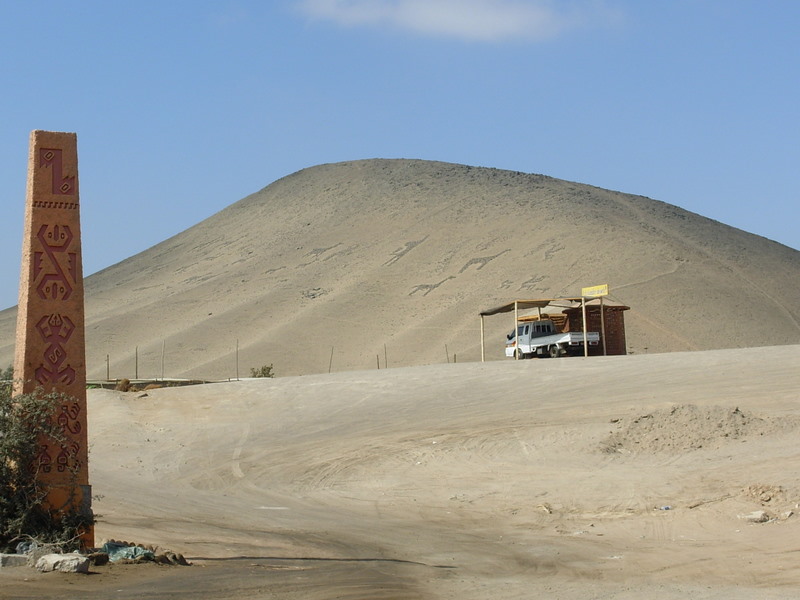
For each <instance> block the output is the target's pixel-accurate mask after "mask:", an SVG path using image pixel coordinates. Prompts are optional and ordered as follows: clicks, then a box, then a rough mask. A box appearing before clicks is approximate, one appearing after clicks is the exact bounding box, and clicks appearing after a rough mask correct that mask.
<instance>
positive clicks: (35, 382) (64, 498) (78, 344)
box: [14, 131, 94, 548]
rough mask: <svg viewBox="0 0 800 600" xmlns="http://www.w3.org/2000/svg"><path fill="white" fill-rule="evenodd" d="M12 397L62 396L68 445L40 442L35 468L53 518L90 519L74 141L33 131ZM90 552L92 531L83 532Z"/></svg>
mask: <svg viewBox="0 0 800 600" xmlns="http://www.w3.org/2000/svg"><path fill="white" fill-rule="evenodd" d="M14 375H15V377H16V378H17V381H18V383H17V384H15V388H14V393H16V394H19V393H30V392H33V391H35V390H36V389H42V390H43V391H45V392H56V393H60V394H63V395H64V398H65V401H64V402H62V403H60V406H59V408H58V410H57V414H56V415H53V416H54V419H56V421H57V423H58V424H59V425H60V426H61V427H62V431H63V434H64V436H65V438H66V443H65V444H63V445H62V444H59V443H56V442H54V441H53V440H50V439H49V438H43V439H42V440H40V444H41V449H40V453H39V457H38V459H37V464H36V465H33V466H34V467H35V472H36V475H35V476H36V477H37V479H38V480H39V482H40V483H41V484H42V485H43V487H44V488H45V490H46V498H45V500H44V502H43V508H45V509H46V510H48V511H50V513H51V514H52V515H54V516H55V517H59V516H60V515H64V514H68V513H70V512H77V513H78V514H80V515H83V516H85V517H87V518H89V519H90V518H91V516H92V507H91V502H92V493H91V486H90V485H89V455H88V439H87V419H86V342H85V332H84V302H83V265H82V257H81V231H80V203H79V194H78V138H77V135H76V134H74V133H61V132H52V131H34V132H32V133H31V136H30V146H29V154H28V186H27V193H26V200H25V228H24V234H23V242H22V269H21V273H20V289H19V307H18V311H17V334H16V351H15V355H14ZM81 543H82V545H83V546H84V547H87V548H88V547H93V546H94V528H93V527H87V528H86V529H84V530H83V531H82V532H81Z"/></svg>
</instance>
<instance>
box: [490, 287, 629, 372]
mask: <svg viewBox="0 0 800 600" xmlns="http://www.w3.org/2000/svg"><path fill="white" fill-rule="evenodd" d="M531 309H535V310H536V313H534V314H528V315H522V316H521V315H520V311H528V310H531ZM626 310H630V307H629V306H625V305H623V304H620V303H618V302H609V301H608V300H604V299H603V298H602V297H601V298H594V299H591V300H587V299H585V298H582V297H580V296H578V297H569V298H539V299H526V300H514V301H512V302H508V303H507V304H501V305H500V306H496V307H494V308H489V309H486V310H483V311H481V312H480V313H479V314H480V318H481V362H485V360H486V350H485V329H484V317H490V316H493V315H499V314H503V313H510V312H513V313H514V326H513V331H516V328H517V325H518V324H519V323H520V322H522V321H531V320H542V319H550V320H552V321H553V322H554V324H555V325H556V326H557V327H558V329H559V330H560V331H561V332H567V331H584V332H585V331H587V330H592V331H599V332H600V336H601V339H602V341H603V344H602V354H604V355H605V354H627V350H626V342H625V321H624V315H623V312H624V311H626ZM584 315H586V316H585V318H584ZM584 323H586V325H587V327H586V328H584ZM584 347H586V345H584ZM587 352H588V348H587ZM598 352H599V351H598Z"/></svg>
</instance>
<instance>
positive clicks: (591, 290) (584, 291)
mask: <svg viewBox="0 0 800 600" xmlns="http://www.w3.org/2000/svg"><path fill="white" fill-rule="evenodd" d="M581 296H583V297H584V298H597V297H599V296H608V284H607V283H604V284H603V285H595V286H592V287H585V288H581Z"/></svg>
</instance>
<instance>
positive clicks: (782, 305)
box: [0, 160, 800, 378]
mask: <svg viewBox="0 0 800 600" xmlns="http://www.w3.org/2000/svg"><path fill="white" fill-rule="evenodd" d="M600 283H608V284H610V286H611V290H612V294H613V297H614V299H616V300H618V301H621V302H624V303H625V304H627V305H629V306H631V307H632V310H631V311H629V312H628V313H626V323H627V327H628V346H629V349H630V350H631V351H632V352H634V353H644V352H661V351H674V350H693V349H711V348H727V347H750V346H765V345H777V344H792V343H797V342H798V341H800V252H798V251H796V250H793V249H790V248H787V247H785V246H782V245H780V244H777V243H775V242H771V241H769V240H766V239H764V238H761V237H758V236H755V235H752V234H749V233H746V232H744V231H740V230H737V229H734V228H731V227H728V226H726V225H723V224H721V223H718V222H715V221H712V220H710V219H707V218H704V217H702V216H699V215H696V214H693V213H690V212H687V211H685V210H682V209H680V208H677V207H675V206H671V205H668V204H665V203H663V202H658V201H655V200H651V199H648V198H644V197H640V196H632V195H628V194H623V193H618V192H612V191H607V190H603V189H599V188H596V187H591V186H587V185H581V184H577V183H571V182H566V181H560V180H557V179H552V178H549V177H545V176H542V175H530V174H523V173H517V172H510V171H502V170H497V169H487V168H475V167H469V166H462V165H454V164H446V163H438V162H428V161H417V160H365V161H357V162H348V163H339V164H329V165H321V166H317V167H312V168H309V169H306V170H303V171H300V172H298V173H295V174H293V175H290V176H288V177H285V178H283V179H281V180H279V181H276V182H274V183H273V184H271V185H269V186H267V187H266V188H264V189H263V190H261V191H260V192H257V193H255V194H253V195H251V196H249V197H247V198H244V199H243V200H241V201H239V202H236V203H234V204H233V205H231V206H229V207H228V208H226V209H225V210H223V211H221V212H219V213H218V214H216V215H214V216H212V217H211V218H209V219H207V220H205V221H203V222H201V223H199V224H198V225H196V226H194V227H192V228H190V229H188V230H187V231H185V232H183V233H181V234H179V235H176V236H175V237H173V238H171V239H168V240H166V241H164V242H163V243H161V244H158V245H157V246H154V247H153V248H150V249H149V250H147V251H145V252H142V253H141V254H138V255H136V256H134V257H132V258H130V259H128V260H126V261H123V262H121V263H119V264H117V265H114V266H112V267H110V268H108V269H105V270H104V271H102V272H100V273H97V274H95V275H93V276H91V277H89V278H88V280H87V282H86V293H87V308H86V313H87V344H88V348H87V364H88V369H89V375H90V377H104V376H105V374H106V356H107V355H108V356H109V357H110V375H111V377H112V378H114V377H133V376H134V374H135V369H136V367H135V356H136V353H137V348H138V375H139V376H140V377H158V376H161V375H162V373H163V375H165V376H167V377H169V376H192V377H207V378H224V377H234V376H235V375H236V367H237V361H236V357H237V350H236V349H237V344H238V348H239V350H238V366H239V372H240V374H241V375H247V374H248V373H249V368H250V367H257V366H261V365H264V364H274V366H275V371H276V372H277V374H278V375H291V374H306V373H325V372H327V371H328V370H329V369H330V370H332V371H343V370H352V369H364V368H375V367H377V365H378V363H380V365H381V367H382V368H383V367H385V366H386V365H387V364H388V366H389V367H398V366H410V365H420V364H429V363H442V362H447V361H448V360H449V361H454V360H457V361H458V362H464V361H475V360H479V358H480V334H479V319H478V312H479V311H480V310H481V309H485V308H488V307H492V306H495V305H498V304H501V303H505V302H507V301H510V300H513V299H514V298H541V297H557V296H563V295H577V294H579V292H580V288H581V287H583V286H588V285H595V284H600ZM486 325H487V346H488V350H489V354H488V356H489V358H492V359H494V358H499V357H501V356H502V340H503V337H504V333H505V332H506V331H507V330H509V329H510V328H511V320H510V319H509V318H508V316H507V315H506V316H505V317H503V316H497V317H492V318H490V319H488V320H487V323H486ZM13 330H14V311H13V310H10V311H5V312H4V313H2V314H0V333H1V334H2V337H0V340H2V341H3V345H2V346H0V361H5V362H10V360H11V355H12V352H13V350H12V347H11V346H12V344H13ZM0 364H4V362H0ZM162 365H163V367H162Z"/></svg>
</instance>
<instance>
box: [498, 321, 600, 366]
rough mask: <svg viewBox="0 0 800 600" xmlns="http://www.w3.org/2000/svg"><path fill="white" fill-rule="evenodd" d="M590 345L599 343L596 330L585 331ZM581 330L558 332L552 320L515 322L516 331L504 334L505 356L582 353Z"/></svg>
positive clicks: (555, 355) (522, 356)
mask: <svg viewBox="0 0 800 600" xmlns="http://www.w3.org/2000/svg"><path fill="white" fill-rule="evenodd" d="M586 341H587V342H588V343H589V345H590V346H596V345H598V344H599V343H600V334H599V333H597V332H596V331H589V332H587V333H586ZM583 353H584V352H583V332H581V331H567V332H565V333H559V332H558V331H557V330H556V327H555V325H554V324H553V322H552V321H550V320H547V319H544V320H541V321H526V322H519V323H517V331H516V335H515V332H514V331H512V332H511V333H509V334H508V335H507V336H506V356H508V357H509V358H531V357H533V356H550V357H552V358H556V357H559V356H565V355H567V354H580V355H583Z"/></svg>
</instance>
